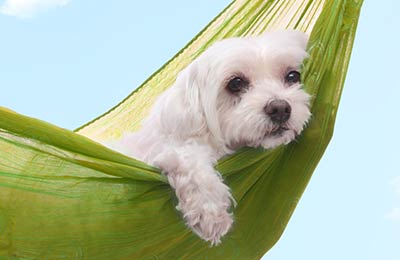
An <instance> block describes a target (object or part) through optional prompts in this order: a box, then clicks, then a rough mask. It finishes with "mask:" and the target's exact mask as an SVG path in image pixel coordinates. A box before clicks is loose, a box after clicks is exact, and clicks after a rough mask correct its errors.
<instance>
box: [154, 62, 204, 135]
mask: <svg viewBox="0 0 400 260" xmlns="http://www.w3.org/2000/svg"><path fill="white" fill-rule="evenodd" d="M197 73H198V72H197V70H196V68H195V65H194V64H190V65H189V66H188V67H186V68H185V69H184V70H182V71H181V72H180V73H179V74H178V77H177V79H176V81H175V83H174V84H173V85H172V86H171V87H170V88H169V89H167V90H166V91H165V92H164V93H163V94H162V96H161V97H160V99H159V100H158V104H157V105H156V107H157V108H156V109H159V111H158V112H159V115H160V118H159V120H160V122H161V124H162V129H164V131H165V132H167V133H168V132H170V133H173V134H174V135H180V136H181V137H189V136H193V135H200V134H201V133H202V132H204V131H206V129H207V125H206V121H205V117H204V111H203V109H202V107H201V100H200V89H199V86H198V80H197ZM156 114H157V113H156Z"/></svg>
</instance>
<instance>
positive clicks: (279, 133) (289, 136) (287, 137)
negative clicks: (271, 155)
mask: <svg viewBox="0 0 400 260" xmlns="http://www.w3.org/2000/svg"><path fill="white" fill-rule="evenodd" d="M297 135H298V134H297V132H296V131H295V130H293V129H290V128H288V127H286V126H276V127H274V128H272V129H271V130H269V131H266V133H265V136H264V140H263V141H262V143H261V146H262V147H263V148H264V149H271V148H274V147H277V146H279V145H285V144H288V143H290V142H291V141H293V140H294V139H295V138H296V136H297Z"/></svg>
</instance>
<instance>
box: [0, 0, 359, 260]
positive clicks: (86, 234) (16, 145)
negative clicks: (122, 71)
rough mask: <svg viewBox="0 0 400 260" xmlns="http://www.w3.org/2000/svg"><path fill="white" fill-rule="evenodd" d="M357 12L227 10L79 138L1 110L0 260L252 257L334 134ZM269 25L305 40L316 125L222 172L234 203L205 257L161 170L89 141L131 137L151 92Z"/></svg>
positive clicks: (330, 0) (251, 6)
mask: <svg viewBox="0 0 400 260" xmlns="http://www.w3.org/2000/svg"><path fill="white" fill-rule="evenodd" d="M361 5H362V0H348V1H346V0H325V1H323V0H296V1H286V0H275V1H273V0H263V1H257V0H237V1H234V2H233V3H232V4H231V5H229V6H228V7H227V8H226V9H225V10H224V11H223V12H222V13H221V14H220V15H219V16H217V17H216V18H215V19H214V20H213V21H212V22H211V23H210V24H209V25H208V26H207V27H206V28H205V29H204V30H203V31H202V32H201V33H200V34H199V35H198V36H196V37H195V38H194V39H193V41H191V42H190V43H189V44H188V45H187V46H186V47H185V48H184V49H182V51H181V52H179V53H178V54H177V55H176V56H175V57H174V58H173V59H172V60H170V61H169V62H168V63H167V64H166V65H164V66H163V67H162V68H161V69H160V70H159V71H157V72H156V73H155V74H154V75H153V76H151V77H150V78H149V79H148V80H147V81H146V82H145V83H144V84H143V85H142V86H140V87H139V88H138V89H137V90H136V91H135V92H133V93H132V94H131V95H130V96H129V97H128V98H127V99H125V100H124V101H122V102H121V103H120V104H118V105H117V106H116V107H115V108H113V109H112V110H110V111H109V112H107V113H105V114H104V115H102V116H100V117H99V118H97V119H95V120H93V121H92V122H89V123H88V124H87V125H85V126H83V127H81V128H80V129H78V130H77V132H72V131H68V130H65V129H61V128H58V127H56V126H53V125H51V124H48V123H45V122H42V121H39V120H36V119H32V118H28V117H25V116H22V115H19V114H17V113H14V112H12V111H10V110H7V109H5V108H1V109H0V258H1V259H3V258H4V259H240V260H243V259H259V258H260V257H261V256H262V255H264V254H265V253H266V252H267V251H268V250H269V249H270V248H271V247H272V246H273V245H274V244H275V243H276V242H277V240H278V239H279V237H280V236H281V234H282V232H283V231H284V229H285V226H286V225H287V223H288V221H289V218H290V216H291V215H292V213H293V210H294V209H295V207H296V205H297V203H298V201H299V199H300V197H301V195H302V193H303V191H304V189H305V187H306V185H307V183H308V181H309V179H310V177H311V176H312V172H313V170H314V169H315V167H316V165H317V163H318V161H319V160H320V158H321V156H322V154H323V152H324V150H325V148H326V147H327V145H328V143H329V140H330V138H331V136H332V132H333V127H334V122H335V117H336V112H337V108H338V104H339V100H340V95H341V92H342V87H343V84H344V79H345V76H346V70H347V66H348V63H349V58H350V54H351V50H352V44H353V40H354V37H355V31H356V27H357V21H358V16H359V11H360V8H361ZM277 28H279V29H283V28H297V29H299V30H302V31H307V32H309V33H311V40H310V43H309V52H310V58H309V59H308V60H307V61H306V62H305V65H304V70H303V71H304V72H303V75H305V76H304V82H305V86H306V89H307V91H308V92H309V93H311V94H312V96H313V100H312V113H313V118H312V121H311V123H310V125H309V126H308V128H307V129H306V130H305V131H304V133H303V134H302V135H301V137H300V138H299V139H298V141H297V142H295V143H292V144H290V145H288V146H285V147H279V148H277V149H274V150H272V151H262V150H257V149H242V150H241V151H239V152H237V153H236V154H234V155H232V156H229V157H227V158H224V159H222V160H221V161H220V162H219V163H218V165H217V168H218V170H219V171H220V172H221V173H222V174H223V176H224V178H225V180H226V183H227V184H228V185H229V186H230V187H231V189H232V191H233V196H234V197H235V199H236V201H237V202H238V205H237V207H236V208H235V209H234V215H235V224H234V227H233V229H232V231H231V232H230V233H229V234H228V235H227V236H226V237H225V238H224V240H223V243H222V244H221V245H220V246H217V247H212V248H210V247H209V244H207V243H206V242H204V241H202V240H200V239H199V238H198V237H197V236H196V235H194V234H193V233H192V232H191V231H190V230H189V229H188V228H186V227H185V225H184V222H183V221H182V218H181V217H180V215H179V212H178V211H177V210H176V209H175V208H174V205H176V198H175V197H174V193H173V191H172V190H171V188H170V187H169V185H168V184H167V183H166V180H165V178H164V177H163V176H162V175H161V174H160V173H159V171H157V169H154V168H152V167H150V166H148V165H146V164H144V163H142V162H139V161H136V160H134V159H131V158H128V157H126V156H123V155H121V154H119V153H117V152H114V151H111V150H109V149H107V148H105V147H103V146H102V145H100V144H98V143H97V142H95V141H108V140H112V139H115V138H117V137H119V136H120V135H121V132H122V131H125V130H134V129H137V128H138V127H139V122H140V120H141V119H142V118H143V117H144V116H145V115H146V114H147V111H148V109H149V107H150V106H151V104H152V102H153V101H154V99H155V98H156V97H157V96H158V94H159V93H161V92H162V91H163V90H165V89H166V88H167V87H169V86H170V85H171V84H172V82H173V80H174V78H175V76H176V74H177V72H178V71H180V70H181V69H182V68H183V67H185V66H186V65H187V64H188V63H190V61H191V60H193V59H194V58H196V56H197V55H198V54H199V53H201V52H202V51H203V50H204V49H205V48H206V47H207V46H208V45H210V44H211V43H212V42H214V41H216V40H218V39H221V38H224V37H229V36H239V35H253V34H260V33H262V32H263V31H265V30H270V29H277ZM171 31H173V29H171ZM87 137H89V138H87Z"/></svg>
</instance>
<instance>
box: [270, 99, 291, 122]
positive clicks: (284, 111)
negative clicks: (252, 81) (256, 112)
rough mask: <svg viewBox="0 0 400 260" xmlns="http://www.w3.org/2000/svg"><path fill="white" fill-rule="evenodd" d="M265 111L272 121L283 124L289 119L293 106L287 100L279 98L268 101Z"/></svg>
mask: <svg viewBox="0 0 400 260" xmlns="http://www.w3.org/2000/svg"><path fill="white" fill-rule="evenodd" d="M264 111H265V113H266V114H267V115H268V116H269V117H270V118H271V120H272V122H274V123H279V124H282V123H285V122H286V121H288V120H289V118H290V113H291V112H292V108H291V107H290V105H289V103H288V102H287V101H285V100H281V99H277V100H273V101H271V102H270V103H268V104H267V105H266V106H265V107H264Z"/></svg>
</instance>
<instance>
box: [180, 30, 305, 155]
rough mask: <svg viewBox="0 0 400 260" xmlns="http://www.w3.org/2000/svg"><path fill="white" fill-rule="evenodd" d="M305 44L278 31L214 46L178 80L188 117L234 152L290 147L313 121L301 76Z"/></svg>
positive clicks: (291, 34) (297, 34)
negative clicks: (252, 148) (291, 142)
mask: <svg viewBox="0 0 400 260" xmlns="http://www.w3.org/2000/svg"><path fill="white" fill-rule="evenodd" d="M306 43H307V37H306V35H304V34H303V33H300V32H296V31H280V32H271V33H267V34H264V35H262V36H260V37H252V38H231V39H227V40H223V41H220V42H218V43H216V44H214V45H213V46H211V47H210V48H209V49H207V50H206V51H205V52H204V53H203V54H202V55H200V57H199V58H198V59H196V60H195V61H194V62H193V63H192V64H191V65H190V66H189V67H188V68H187V69H186V70H184V71H183V72H182V73H181V75H180V76H179V77H178V81H177V82H178V83H179V82H181V84H177V85H178V87H179V86H184V87H183V88H181V90H183V92H180V93H181V94H180V95H183V97H182V98H183V99H184V100H185V101H184V103H186V104H185V105H184V110H185V112H184V113H185V114H187V116H188V117H189V118H191V120H193V119H195V120H197V121H198V122H199V123H200V124H199V127H201V128H202V129H203V130H204V128H205V126H206V128H207V129H208V131H209V132H210V133H211V134H212V135H213V136H214V137H215V138H216V139H218V140H220V141H221V142H223V143H224V144H225V145H226V146H227V147H229V148H231V149H237V148H239V147H242V146H251V147H258V146H262V147H264V148H271V147H275V146H277V145H280V144H286V143H289V142H290V141H292V140H293V139H294V138H295V137H296V136H297V135H298V134H299V133H300V132H301V131H302V130H303V128H304V126H305V124H306V122H307V121H308V119H309V117H310V111H309V106H308V103H309V98H310V96H309V95H308V94H307V93H306V92H305V91H304V90H303V89H302V84H301V82H300V71H299V70H300V66H301V64H302V62H303V60H304V58H305V57H306V56H307V53H306V50H305V48H306ZM175 101H176V100H175ZM191 113H192V115H190V114H191ZM201 122H202V123H201ZM194 125H195V124H193V126H194Z"/></svg>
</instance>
